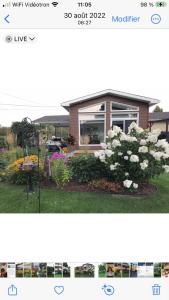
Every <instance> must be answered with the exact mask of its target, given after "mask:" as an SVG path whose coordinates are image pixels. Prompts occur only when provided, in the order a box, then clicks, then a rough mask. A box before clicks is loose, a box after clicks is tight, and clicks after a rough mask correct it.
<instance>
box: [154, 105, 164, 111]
mask: <svg viewBox="0 0 169 300" xmlns="http://www.w3.org/2000/svg"><path fill="white" fill-rule="evenodd" d="M154 112H163V109H162V108H161V107H160V106H159V105H156V107H155V109H154Z"/></svg>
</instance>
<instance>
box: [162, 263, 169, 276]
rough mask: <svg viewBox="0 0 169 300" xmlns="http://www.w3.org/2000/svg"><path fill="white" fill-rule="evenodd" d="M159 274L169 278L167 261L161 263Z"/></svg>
mask: <svg viewBox="0 0 169 300" xmlns="http://www.w3.org/2000/svg"><path fill="white" fill-rule="evenodd" d="M161 276H162V277H168V278H169V263H162V270H161Z"/></svg>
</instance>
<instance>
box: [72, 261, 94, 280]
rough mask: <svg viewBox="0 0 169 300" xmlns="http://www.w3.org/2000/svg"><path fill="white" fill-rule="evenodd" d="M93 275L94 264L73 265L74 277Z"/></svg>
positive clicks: (89, 276)
mask: <svg viewBox="0 0 169 300" xmlns="http://www.w3.org/2000/svg"><path fill="white" fill-rule="evenodd" d="M94 275H95V266H94V265H93V264H89V263H86V264H83V265H81V266H77V267H75V277H76V278H91V277H94Z"/></svg>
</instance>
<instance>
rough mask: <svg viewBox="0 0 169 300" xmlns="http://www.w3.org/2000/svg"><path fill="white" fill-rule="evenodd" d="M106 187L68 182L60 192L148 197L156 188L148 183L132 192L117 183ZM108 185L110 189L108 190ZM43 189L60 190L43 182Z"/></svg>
mask: <svg viewBox="0 0 169 300" xmlns="http://www.w3.org/2000/svg"><path fill="white" fill-rule="evenodd" d="M107 185H108V187H107V186H106V188H103V187H101V186H99V187H94V186H92V185H90V184H88V183H78V182H76V181H70V182H69V183H67V184H66V185H65V186H64V188H63V189H62V190H61V191H63V192H94V193H104V194H116V195H117V194H118V195H131V196H150V195H152V194H154V193H156V192H157V187H156V186H155V185H153V184H150V183H141V184H140V185H139V188H138V189H137V190H135V191H134V192H131V191H128V190H127V189H125V188H124V187H123V186H121V185H120V184H117V183H110V182H108V184H107ZM109 185H110V188H109ZM41 186H42V187H43V188H51V189H54V190H57V191H58V190H60V189H58V188H57V186H56V184H55V183H54V182H52V181H48V180H45V181H43V183H42V185H41Z"/></svg>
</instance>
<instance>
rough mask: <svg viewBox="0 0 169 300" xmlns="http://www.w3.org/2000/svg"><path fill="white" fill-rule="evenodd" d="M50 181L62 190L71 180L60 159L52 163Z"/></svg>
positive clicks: (67, 169)
mask: <svg viewBox="0 0 169 300" xmlns="http://www.w3.org/2000/svg"><path fill="white" fill-rule="evenodd" d="M52 179H53V180H54V182H55V183H56V184H57V186H58V187H59V188H63V187H64V185H65V184H66V183H68V182H69V181H70V179H71V174H70V171H69V168H68V167H67V166H66V164H65V163H64V160H63V159H62V158H60V159H56V160H54V161H53V162H52Z"/></svg>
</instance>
